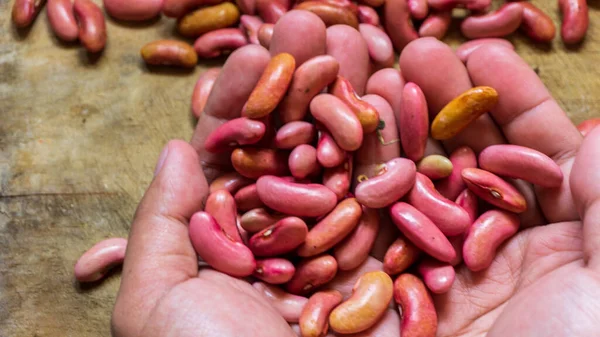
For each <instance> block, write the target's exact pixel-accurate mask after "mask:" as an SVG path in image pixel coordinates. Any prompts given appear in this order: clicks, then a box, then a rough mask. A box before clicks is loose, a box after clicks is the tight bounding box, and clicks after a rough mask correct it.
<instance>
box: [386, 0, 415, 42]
mask: <svg viewBox="0 0 600 337" xmlns="http://www.w3.org/2000/svg"><path fill="white" fill-rule="evenodd" d="M383 15H384V22H385V31H386V32H387V33H388V34H389V35H390V38H391V40H392V43H393V44H394V48H395V49H396V51H397V52H398V53H400V52H401V51H402V49H404V47H405V46H406V45H407V44H408V43H409V42H411V41H413V40H416V39H418V38H419V34H417V31H416V30H415V27H414V26H413V24H412V20H411V17H410V10H409V8H408V2H407V0H387V1H386V4H385V6H384V14H383Z"/></svg>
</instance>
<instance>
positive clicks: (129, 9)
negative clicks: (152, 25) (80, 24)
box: [48, 0, 163, 21]
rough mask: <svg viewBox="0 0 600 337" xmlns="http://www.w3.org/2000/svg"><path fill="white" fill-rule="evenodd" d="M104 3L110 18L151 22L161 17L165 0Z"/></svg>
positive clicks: (106, 0) (106, 1)
mask: <svg viewBox="0 0 600 337" xmlns="http://www.w3.org/2000/svg"><path fill="white" fill-rule="evenodd" d="M103 2H104V9H106V12H107V13H108V14H109V15H110V16H112V17H113V18H116V19H118V20H125V21H144V20H149V19H152V18H155V17H157V16H158V15H160V12H161V11H162V9H163V0H144V1H122V0H103ZM48 3H50V1H48Z"/></svg>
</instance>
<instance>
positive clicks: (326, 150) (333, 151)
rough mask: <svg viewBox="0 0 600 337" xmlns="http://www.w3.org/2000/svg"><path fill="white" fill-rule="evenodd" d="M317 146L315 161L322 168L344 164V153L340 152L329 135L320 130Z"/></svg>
mask: <svg viewBox="0 0 600 337" xmlns="http://www.w3.org/2000/svg"><path fill="white" fill-rule="evenodd" d="M320 132H321V137H320V138H319V143H318V145H317V160H318V161H319V164H321V165H322V166H323V167H336V166H338V165H340V164H341V163H343V162H344V159H345V158H346V151H344V150H342V149H341V148H340V147H339V145H338V144H337V143H336V142H335V140H334V139H333V137H332V136H331V134H330V133H329V132H327V131H325V130H321V131H320Z"/></svg>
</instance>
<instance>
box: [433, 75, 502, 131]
mask: <svg viewBox="0 0 600 337" xmlns="http://www.w3.org/2000/svg"><path fill="white" fill-rule="evenodd" d="M496 103H498V92H497V91H496V90H495V89H494V88H490V87H485V86H480V87H475V88H472V89H469V90H467V91H465V92H464V93H462V94H461V95H460V96H458V97H456V98H455V99H453V100H452V101H450V102H449V103H448V104H446V106H445V107H444V108H442V110H441V111H440V112H439V113H438V114H437V116H435V119H434V120H433V123H432V124H431V136H432V137H433V138H434V139H437V140H446V139H450V138H452V137H454V136H456V135H457V134H459V133H460V132H461V131H462V130H464V129H465V128H466V127H467V126H469V124H471V122H473V121H475V120H476V119H477V118H479V116H481V115H483V114H484V113H486V112H488V111H489V110H491V109H492V108H493V107H494V106H495V105H496Z"/></svg>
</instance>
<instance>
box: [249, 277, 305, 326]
mask: <svg viewBox="0 0 600 337" xmlns="http://www.w3.org/2000/svg"><path fill="white" fill-rule="evenodd" d="M252 286H253V287H254V288H255V289H256V290H258V291H259V292H260V293H261V294H263V296H265V297H266V298H267V300H269V303H271V305H272V306H273V308H275V310H277V312H278V313H279V314H280V315H281V316H282V317H283V319H285V320H286V321H287V322H288V323H298V320H299V319H300V314H302V309H303V308H304V307H305V306H306V303H307V302H308V298H306V297H304V296H298V295H294V294H290V293H287V292H285V291H283V290H282V289H281V288H279V287H276V286H271V285H268V284H265V283H263V282H255V283H253V284H252Z"/></svg>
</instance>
